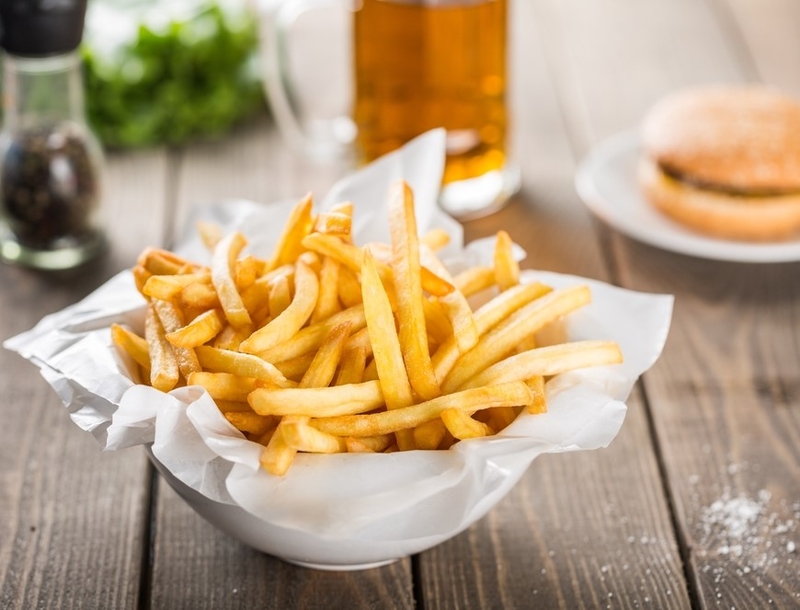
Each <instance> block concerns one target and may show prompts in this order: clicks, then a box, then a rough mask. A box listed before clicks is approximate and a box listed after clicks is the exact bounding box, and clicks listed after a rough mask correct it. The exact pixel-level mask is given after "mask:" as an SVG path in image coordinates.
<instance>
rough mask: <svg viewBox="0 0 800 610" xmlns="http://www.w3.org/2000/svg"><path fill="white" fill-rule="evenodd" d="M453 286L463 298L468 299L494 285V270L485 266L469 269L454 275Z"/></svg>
mask: <svg viewBox="0 0 800 610" xmlns="http://www.w3.org/2000/svg"><path fill="white" fill-rule="evenodd" d="M453 284H454V285H455V287H456V288H457V289H458V290H460V291H461V292H462V293H463V294H464V296H465V297H470V296H472V295H473V294H477V293H479V292H481V291H482V290H486V289H488V288H491V287H492V286H494V285H495V272H494V268H493V267H488V266H485V265H483V266H478V267H470V268H469V269H465V270H464V271H462V272H461V273H459V274H458V275H456V276H455V277H454V278H453Z"/></svg>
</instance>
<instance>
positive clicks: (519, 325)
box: [442, 285, 591, 392]
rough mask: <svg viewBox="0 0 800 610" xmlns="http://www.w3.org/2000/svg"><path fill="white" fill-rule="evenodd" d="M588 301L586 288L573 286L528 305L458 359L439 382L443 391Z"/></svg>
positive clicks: (468, 378) (456, 386) (468, 377)
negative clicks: (522, 338) (521, 340)
mask: <svg viewBox="0 0 800 610" xmlns="http://www.w3.org/2000/svg"><path fill="white" fill-rule="evenodd" d="M590 300H591V292H590V291H589V288H588V287H587V286H582V285H581V286H572V287H569V288H563V289H559V290H554V291H553V292H550V293H548V294H546V295H544V296H542V297H539V298H538V299H535V300H534V301H531V302H530V303H528V304H527V305H524V306H523V307H521V308H520V309H518V310H517V311H515V312H514V313H513V314H511V316H509V317H508V318H507V319H505V320H504V321H503V322H501V323H500V324H498V325H497V326H496V327H494V328H493V329H491V330H490V331H489V332H488V333H486V334H485V335H484V336H482V337H481V339H480V341H479V342H478V343H477V345H475V347H473V348H472V349H470V350H469V351H468V352H466V353H463V354H462V355H461V356H459V357H458V359H457V360H456V362H455V364H454V365H453V367H452V368H451V369H450V373H449V374H448V375H447V377H445V379H444V381H443V382H442V391H443V392H452V391H453V390H455V389H457V388H459V387H461V386H462V385H464V384H465V383H466V382H467V381H469V380H470V379H471V378H473V377H474V376H475V375H477V374H478V373H479V372H480V371H482V370H483V369H485V368H487V367H489V366H491V365H493V364H494V363H496V362H498V361H499V360H501V359H503V358H504V357H505V356H506V355H508V354H509V353H510V352H511V351H512V350H513V349H514V346H515V345H516V343H517V342H518V341H519V339H520V337H527V336H529V335H531V334H533V333H535V332H536V331H537V330H538V329H540V328H542V327H543V326H544V325H545V324H548V323H550V322H552V321H553V320H555V319H557V318H560V317H561V316H563V315H565V314H567V313H569V312H571V311H574V310H575V309H578V308H579V307H582V306H583V305H586V304H587V303H588V302H589V301H590Z"/></svg>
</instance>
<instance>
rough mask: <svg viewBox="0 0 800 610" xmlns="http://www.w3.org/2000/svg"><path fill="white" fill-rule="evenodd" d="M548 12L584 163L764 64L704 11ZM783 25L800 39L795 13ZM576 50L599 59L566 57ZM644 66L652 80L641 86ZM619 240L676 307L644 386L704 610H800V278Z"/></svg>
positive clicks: (632, 269) (781, 268) (619, 255)
mask: <svg viewBox="0 0 800 610" xmlns="http://www.w3.org/2000/svg"><path fill="white" fill-rule="evenodd" d="M540 6H542V7H543V8H544V9H546V10H544V11H543V13H542V14H544V15H555V14H558V12H559V11H560V12H561V13H562V14H564V15H567V16H568V17H566V18H563V19H557V20H555V21H551V22H547V24H548V27H547V31H548V33H549V35H550V36H553V37H559V38H561V40H562V46H561V50H560V51H558V52H556V53H553V54H551V55H550V61H551V63H552V64H553V73H554V74H558V75H560V76H559V78H561V79H563V80H564V81H565V82H564V84H562V86H561V87H560V90H561V91H568V92H569V93H570V99H566V98H565V99H564V101H563V106H564V108H565V112H566V113H568V115H569V116H573V115H574V118H570V119H568V122H570V123H572V124H574V125H576V126H577V127H576V128H575V129H574V130H573V132H572V136H573V141H574V142H575V145H576V148H577V149H578V150H579V151H582V152H585V151H586V150H587V149H588V147H589V146H590V145H592V144H594V143H596V142H597V141H598V139H599V138H600V137H602V136H604V135H607V134H611V133H614V132H616V131H619V130H621V129H628V128H631V127H634V126H635V125H636V124H637V122H638V120H639V119H640V117H641V115H642V114H643V113H644V111H645V110H646V108H647V106H648V103H649V102H648V100H650V101H655V99H657V98H658V97H659V96H660V95H662V94H663V93H664V92H665V91H666V90H668V89H672V88H675V87H679V86H685V85H691V84H695V83H700V82H717V81H741V80H746V79H747V78H748V77H749V75H750V72H751V71H750V68H749V66H748V65H746V64H745V63H743V62H745V60H744V59H743V58H746V57H748V56H752V57H759V50H758V49H757V48H749V49H742V48H737V47H735V46H734V45H736V44H737V38H736V37H735V36H732V35H731V30H730V23H729V22H727V21H725V20H724V18H723V20H722V21H720V15H719V13H718V12H717V11H716V10H715V9H714V7H713V6H710V5H707V4H705V3H702V2H675V3H672V2H670V3H660V2H649V3H640V7H639V8H638V10H631V8H632V7H631V6H629V5H627V4H625V5H624V6H623V3H616V2H606V3H599V4H597V5H593V6H592V7H591V8H590V7H588V6H587V5H586V3H579V2H542V3H541V4H540ZM760 8H762V7H761V6H760ZM763 8H764V9H765V11H767V10H769V9H767V8H766V7H763ZM587 9H588V10H587ZM772 18H774V17H772ZM779 19H780V20H781V22H782V23H784V27H785V28H789V27H792V26H790V25H789V24H790V23H793V24H795V27H796V24H797V21H796V20H794V21H792V14H791V12H789V11H787V12H786V13H785V14H783V15H782V16H781V17H779ZM624 31H629V32H642V33H643V34H641V35H639V36H630V37H625V36H619V32H624ZM609 32H614V33H615V34H614V36H615V40H613V41H612V40H610V39H609V34H608V33H609ZM676 40H680V44H676ZM748 40H750V42H751V44H752V42H753V40H755V38H753V37H751V38H749V39H748ZM576 47H577V48H581V49H591V50H592V52H591V53H589V52H569V53H568V52H566V49H570V50H571V49H573V48H576ZM776 61H778V60H777V58H776V57H774V56H769V55H765V56H764V59H763V63H764V65H772V63H773V62H776ZM755 63H756V65H758V64H759V60H755ZM601 65H608V66H615V70H616V71H618V72H619V73H620V74H626V75H628V76H629V77H630V78H629V79H628V80H629V86H628V87H626V88H624V89H621V88H618V87H609V86H608V83H605V84H604V83H602V82H600V81H599V80H598V78H597V76H596V74H597V71H598V70H599V66H601ZM642 66H648V69H649V71H650V77H649V78H644V79H637V78H635V77H636V76H637V75H638V74H639V72H640V70H641V67H642ZM626 78H627V77H626ZM795 78H796V77H795ZM576 99H577V101H576ZM576 109H580V112H579V111H578V110H576ZM612 239H613V241H612V246H613V252H614V254H615V260H616V265H617V267H618V268H619V278H620V281H621V282H622V283H623V284H624V285H626V286H629V287H632V288H635V289H639V290H645V291H654V292H669V293H673V294H675V295H676V309H675V316H674V323H673V330H672V333H671V336H670V340H669V341H668V344H667V348H666V350H665V352H664V355H663V356H662V359H661V361H660V362H659V364H658V366H656V367H655V368H654V369H653V370H652V371H651V372H650V373H648V374H647V375H645V378H644V387H645V389H646V392H647V398H648V403H649V406H650V411H651V416H652V418H653V421H654V423H655V428H656V434H657V438H658V440H659V446H660V447H661V451H662V460H663V463H664V468H665V471H666V473H667V475H668V487H669V490H670V494H671V498H672V502H673V505H674V510H675V515H676V519H677V522H678V524H679V529H680V534H681V539H682V542H683V545H684V548H685V553H686V557H687V560H688V564H689V569H690V572H691V575H692V578H693V588H694V589H696V597H697V603H698V604H699V605H701V606H704V607H710V606H714V607H717V606H719V607H765V606H767V605H772V606H775V607H795V606H796V605H797V603H798V601H797V600H798V597H797V591H798V590H800V583H798V577H797V573H798V572H797V569H796V559H795V558H796V555H795V552H794V548H795V547H794V544H795V542H794V538H795V537H796V532H797V529H798V515H799V513H798V508H800V506H798V504H797V498H798V497H800V467H799V465H800V464H799V463H798V452H797V441H798V433H797V431H798V415H797V409H796V408H794V407H796V406H797V403H798V395H797V392H796V391H795V386H796V379H797V373H796V371H797V370H798V359H799V357H798V350H797V339H796V332H795V331H794V328H795V326H796V323H795V318H796V312H797V309H798V294H797V288H796V285H797V284H796V277H797V271H798V268H797V266H796V265H773V266H755V265H743V264H733V263H718V262H713V261H702V260H697V259H694V258H689V257H684V256H680V255H676V254H670V253H665V252H660V251H657V250H654V249H652V248H649V247H647V246H643V245H639V244H636V243H634V242H632V241H630V240H628V239H626V238H624V237H621V236H619V235H617V234H613V237H612Z"/></svg>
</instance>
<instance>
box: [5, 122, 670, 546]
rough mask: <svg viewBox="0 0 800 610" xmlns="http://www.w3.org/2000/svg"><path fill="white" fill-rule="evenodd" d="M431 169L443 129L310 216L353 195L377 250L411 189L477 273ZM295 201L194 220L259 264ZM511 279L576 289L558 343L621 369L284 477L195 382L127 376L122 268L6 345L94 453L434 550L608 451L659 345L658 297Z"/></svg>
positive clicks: (140, 315) (599, 371)
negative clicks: (536, 406)
mask: <svg viewBox="0 0 800 610" xmlns="http://www.w3.org/2000/svg"><path fill="white" fill-rule="evenodd" d="M443 160H444V132H443V131H442V130H434V131H432V132H428V133H427V134H424V135H423V136H421V137H419V138H417V139H416V140H414V141H412V142H411V143H409V144H408V145H406V146H405V147H404V148H402V149H400V150H399V151H396V152H395V153H391V154H389V155H387V156H386V157H383V158H381V159H379V160H378V161H376V162H374V163H373V164H371V165H369V166H367V167H365V168H364V169H362V170H360V171H358V172H356V173H354V174H352V175H351V176H349V177H347V178H346V179H344V180H342V181H341V182H339V183H338V184H337V185H335V186H334V187H333V189H332V190H331V191H330V193H328V195H327V196H326V197H325V198H324V199H323V200H322V202H321V204H320V205H319V206H318V209H326V208H328V207H330V206H331V205H333V204H336V203H339V202H341V201H345V200H349V201H352V202H353V203H354V205H355V214H354V222H355V224H354V233H355V240H356V243H358V244H365V243H368V242H371V241H384V242H388V241H389V232H388V231H389V228H388V214H387V210H386V193H387V190H388V186H389V184H390V183H391V182H392V181H394V180H396V179H400V178H403V179H405V180H407V181H408V182H409V183H410V185H411V187H412V189H413V190H414V193H415V200H416V204H417V214H418V227H419V231H420V233H423V232H425V231H426V230H428V229H430V228H433V227H444V228H446V229H447V230H448V231H449V232H450V234H451V236H452V243H451V244H450V245H449V246H448V248H447V250H446V251H445V253H444V254H443V258H445V261H446V262H448V263H449V264H453V265H458V264H459V263H461V264H464V263H465V262H466V263H468V264H477V263H479V262H483V263H484V264H490V263H491V257H492V249H493V244H494V241H493V240H492V239H490V240H481V241H479V242H475V243H473V244H470V245H469V246H468V247H467V248H463V247H462V234H461V228H460V225H459V224H458V223H456V222H455V221H454V220H452V219H451V218H450V217H448V216H446V215H445V214H444V213H443V212H441V211H440V210H439V208H438V206H437V205H436V196H437V193H438V186H439V184H440V180H441V173H442V167H443ZM294 203H295V202H294V201H289V202H285V203H281V204H274V205H259V204H254V203H250V202H246V201H232V202H225V203H222V204H217V205H214V206H209V207H206V208H202V209H200V210H199V211H198V214H197V216H198V217H201V218H203V219H206V220H212V221H216V222H218V223H219V224H221V225H222V226H223V228H224V229H225V230H227V231H231V230H241V231H242V232H243V233H244V234H245V235H246V236H247V237H248V240H249V246H248V248H249V251H250V252H253V253H255V254H258V255H260V256H264V257H266V256H268V255H269V254H270V253H271V251H272V245H273V244H274V243H275V240H276V238H277V236H278V234H279V233H280V230H281V228H282V227H283V222H284V220H285V219H286V217H287V216H288V213H289V210H290V209H291V207H292V206H293V205H294ZM195 233H196V232H195V231H194V223H190V226H188V227H187V233H186V236H185V238H184V239H183V240H181V243H180V246H179V248H178V251H179V252H180V253H181V254H183V255H185V256H188V257H191V258H192V259H193V260H198V261H200V262H208V260H209V255H208V253H207V252H206V250H205V248H203V246H202V245H201V244H200V241H199V239H198V238H197V237H196V235H195ZM523 278H524V281H533V280H538V281H542V282H545V283H547V284H549V285H551V286H554V287H559V286H568V285H574V284H578V283H585V284H588V285H589V286H590V287H591V290H592V294H593V301H592V303H591V304H590V305H589V306H587V307H585V308H584V309H582V310H580V311H578V312H576V313H574V314H572V315H570V316H569V320H568V325H567V329H568V334H569V339H570V340H581V339H613V340H615V341H617V342H618V343H619V345H620V347H621V349H622V352H623V355H624V358H625V362H624V363H623V364H621V365H615V366H604V367H597V368H592V369H586V370H581V371H575V372H571V373H568V374H564V375H560V376H558V377H555V378H553V379H552V380H550V381H549V382H548V384H547V394H548V412H547V413H544V414H541V415H529V414H527V413H523V414H521V415H520V416H519V417H518V418H517V420H516V421H515V422H514V423H512V424H511V425H510V426H509V427H508V428H506V429H505V430H502V431H501V432H500V433H498V434H497V435H495V436H492V437H487V438H479V439H471V440H468V441H462V442H460V443H457V444H456V445H454V446H453V447H452V448H451V449H449V450H447V451H410V452H402V453H391V454H337V455H312V454H298V455H297V457H296V458H295V461H294V462H293V464H292V466H291V468H290V470H289V472H288V474H287V475H286V476H284V477H275V476H272V475H269V474H267V473H266V472H265V471H263V470H262V469H261V468H260V467H259V461H258V460H259V455H260V452H261V446H260V445H257V444H255V443H252V442H250V441H247V440H246V439H245V438H244V437H243V436H242V435H241V434H240V433H239V432H238V431H237V430H236V429H235V428H233V427H232V426H231V425H230V424H229V423H228V422H227V420H226V419H225V418H224V417H223V416H222V414H221V413H220V412H219V410H218V409H217V408H216V406H215V404H214V402H213V401H212V400H211V398H210V397H209V396H208V394H207V393H206V392H205V391H204V390H202V389H201V388H198V387H184V388H179V389H176V390H174V391H172V392H170V393H169V394H165V393H162V392H160V391H158V390H155V389H153V388H151V387H149V386H145V385H137V384H136V383H135V382H134V380H132V379H131V378H130V375H129V372H128V368H127V365H126V362H125V361H124V360H123V357H122V356H121V355H120V354H119V353H118V351H117V350H116V349H115V348H114V346H113V344H112V342H111V336H110V332H109V327H110V325H111V323H114V322H117V323H121V324H126V325H128V326H130V327H132V328H134V329H135V330H137V331H141V329H142V326H143V320H144V300H143V299H142V297H141V296H140V295H139V293H138V292H137V291H136V288H135V285H134V282H133V277H132V275H131V273H130V271H125V272H122V273H120V274H118V275H117V276H115V277H114V278H112V279H111V280H109V281H108V282H107V283H106V284H105V285H103V286H102V287H100V288H99V289H98V290H97V291H95V292H94V293H92V294H91V295H89V296H88V297H86V298H85V299H84V300H82V301H80V302H79V303H76V304H75V305H73V306H71V307H68V308H67V309H65V310H63V311H61V312H58V313H55V314H52V315H50V316H47V317H45V318H44V319H43V320H42V321H41V322H40V323H39V324H37V325H36V327H35V328H33V329H32V330H30V331H28V332H26V333H23V334H21V335H18V336H17V337H14V338H12V339H9V340H8V341H6V342H5V344H4V345H5V347H6V348H8V349H11V350H13V351H16V352H18V353H19V354H20V355H22V356H23V357H24V358H27V359H28V360H30V361H31V362H33V363H34V364H35V365H36V366H38V367H39V369H40V370H41V374H42V376H43V377H44V378H45V379H46V380H47V382H48V383H50V385H51V386H52V387H53V389H54V390H55V391H56V392H57V394H58V395H59V397H60V398H61V400H62V401H63V403H64V405H65V406H66V407H67V409H68V411H69V414H70V417H71V418H72V420H73V421H74V422H75V423H76V424H77V425H78V426H80V427H81V428H82V429H84V430H88V431H90V432H91V433H92V434H93V435H94V436H95V438H96V439H97V441H98V442H99V443H100V444H101V446H102V447H103V448H104V449H105V450H116V449H121V448H124V447H130V446H134V445H150V444H152V447H151V450H152V453H153V455H154V456H155V457H156V459H157V460H158V461H159V462H160V463H161V465H162V466H163V467H164V468H166V469H167V470H168V471H169V472H170V473H172V475H174V476H175V477H176V478H177V479H179V480H180V481H182V482H183V483H185V484H186V485H187V486H189V487H190V488H192V489H194V490H196V491H197V492H199V493H200V494H202V495H204V496H206V497H207V498H210V499H212V500H215V501H217V502H221V503H225V504H231V505H237V506H239V507H241V508H243V509H244V510H245V511H247V512H249V513H251V514H252V515H255V516H256V517H258V518H260V519H262V520H264V521H266V522H268V523H270V524H272V525H276V526H279V527H282V528H287V529H290V530H291V529H294V530H299V531H302V532H304V533H306V534H310V535H314V536H317V537H323V538H325V539H329V540H337V539H341V540H345V539H352V540H365V541H369V540H373V541H376V542H377V541H386V542H388V541H393V540H404V541H408V540H415V539H418V540H422V539H430V540H432V541H440V540H442V539H444V538H446V537H447V536H448V535H450V534H455V533H458V532H459V531H461V530H463V529H464V528H466V527H467V526H469V525H470V524H471V523H473V522H474V521H475V520H476V519H478V518H480V517H481V516H483V515H484V514H485V513H486V512H487V511H488V510H489V509H490V508H491V507H492V506H493V505H494V504H495V503H496V502H497V501H498V500H499V499H500V498H502V497H503V496H504V495H505V494H506V493H507V492H508V491H509V490H510V489H511V487H512V486H513V485H514V484H515V483H516V482H517V481H518V480H519V478H520V477H521V476H522V474H524V472H525V470H526V469H527V467H528V466H529V464H530V463H531V461H532V460H533V459H534V458H535V457H536V456H538V455H540V454H542V453H554V452H563V451H578V450H588V449H596V448H599V447H605V446H607V445H608V444H609V443H610V442H611V441H612V440H613V438H614V437H615V436H616V434H617V433H618V431H619V429H620V426H621V425H622V422H623V419H624V417H625V411H626V407H625V404H624V401H625V400H626V398H627V397H628V395H629V393H630V391H631V389H632V387H633V385H634V383H635V382H636V380H637V378H638V377H639V376H640V375H641V374H642V373H644V372H645V371H646V370H647V369H648V368H649V367H650V366H652V365H653V363H654V362H655V361H656V359H657V358H658V356H659V354H660V353H661V350H662V347H663V345H664V342H665V340H666V337H667V333H668V329H669V324H670V317H671V311H672V297H671V296H665V295H649V294H641V293H635V292H631V291H628V290H623V289H620V288H616V287H613V286H610V285H607V284H604V283H601V282H596V281H591V280H587V279H584V278H577V277H571V276H565V275H559V274H553V273H546V272H539V271H526V272H524V274H523Z"/></svg>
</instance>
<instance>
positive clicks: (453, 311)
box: [422, 248, 479, 352]
mask: <svg viewBox="0 0 800 610" xmlns="http://www.w3.org/2000/svg"><path fill="white" fill-rule="evenodd" d="M422 255H423V264H424V265H425V266H427V267H428V268H429V269H431V270H432V271H433V272H434V273H435V274H437V275H438V276H440V277H443V278H444V279H445V280H447V281H448V282H450V283H451V284H452V283H453V278H452V276H451V275H450V272H448V271H447V269H446V268H445V266H444V265H443V264H442V263H441V261H439V259H438V258H436V255H435V254H434V253H433V252H431V251H430V250H427V249H425V248H422ZM438 300H439V302H440V303H441V304H442V305H443V306H444V310H445V313H446V315H447V317H448V319H449V320H450V324H451V325H452V326H453V337H454V338H455V340H456V344H457V345H458V349H459V351H461V352H466V351H467V350H468V349H470V348H471V347H472V346H473V345H475V344H476V343H477V342H478V338H479V334H478V328H477V326H475V319H474V317H473V315H472V309H471V308H470V306H469V303H468V302H467V297H465V296H464V294H463V293H462V292H459V291H458V290H454V291H453V292H450V293H448V294H446V295H443V296H440V297H439V298H438Z"/></svg>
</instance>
